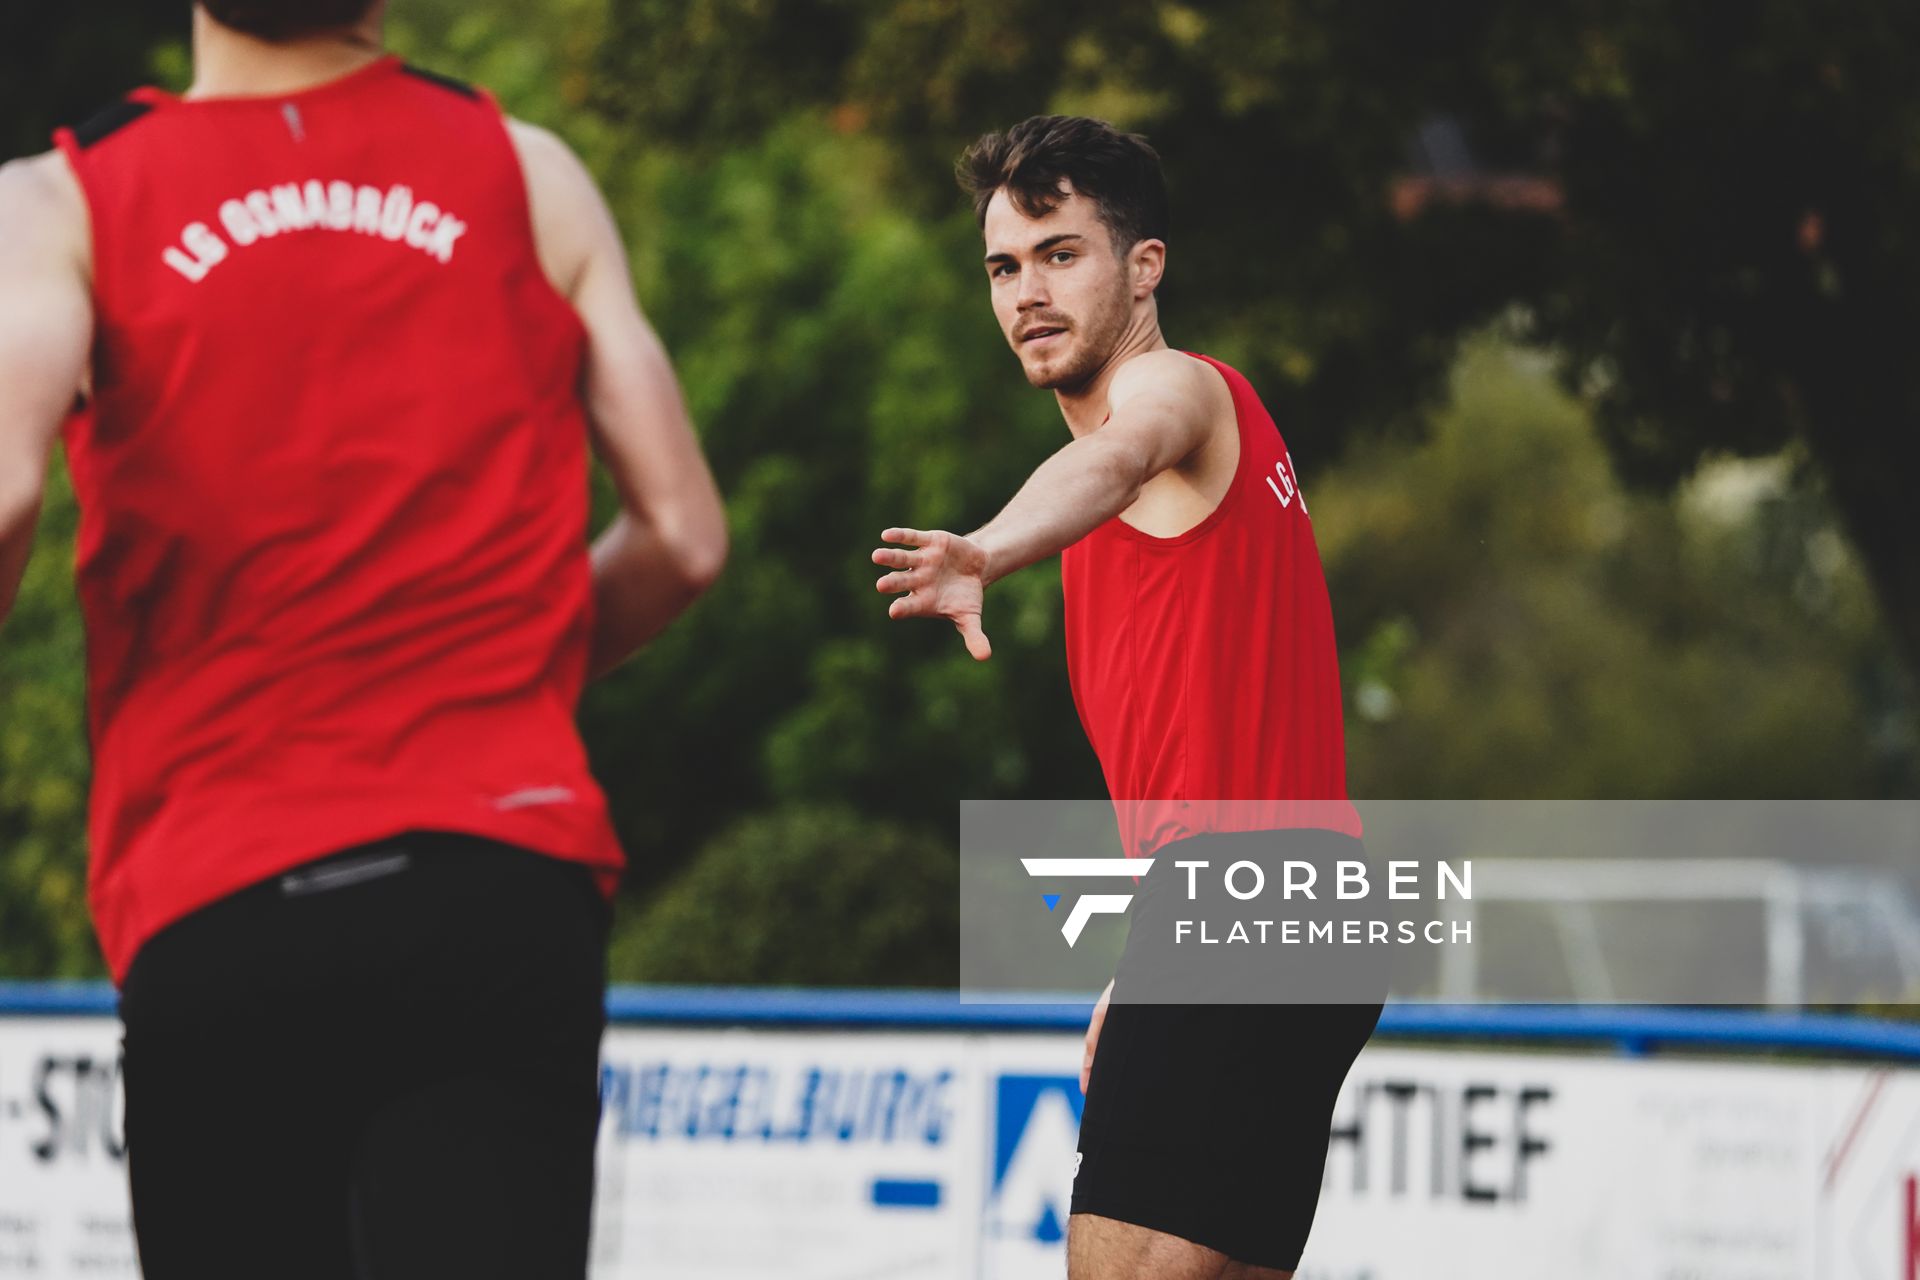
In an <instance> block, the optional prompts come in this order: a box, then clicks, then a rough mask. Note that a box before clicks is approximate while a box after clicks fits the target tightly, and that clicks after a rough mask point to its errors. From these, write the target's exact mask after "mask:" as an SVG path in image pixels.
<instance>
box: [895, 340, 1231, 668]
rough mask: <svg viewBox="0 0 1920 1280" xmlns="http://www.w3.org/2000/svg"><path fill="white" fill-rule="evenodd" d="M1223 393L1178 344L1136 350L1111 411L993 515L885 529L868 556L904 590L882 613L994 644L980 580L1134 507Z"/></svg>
mask: <svg viewBox="0 0 1920 1280" xmlns="http://www.w3.org/2000/svg"><path fill="white" fill-rule="evenodd" d="M1224 394H1225V388H1224V387H1223V386H1222V385H1221V384H1220V380H1219V377H1218V375H1216V374H1215V373H1214V372H1213V370H1212V369H1210V368H1209V367H1207V366H1206V365H1204V364H1202V363H1201V362H1200V361H1198V360H1195V359H1193V358H1192V357H1190V356H1187V355H1184V354H1182V353H1180V352H1178V351H1157V352H1151V353H1148V354H1146V355H1142V356H1136V357H1135V358H1134V359H1132V360H1130V361H1128V362H1127V364H1125V365H1124V366H1122V367H1121V369H1120V371H1119V372H1118V373H1117V374H1115V375H1114V379H1113V384H1112V386H1111V387H1110V388H1109V389H1108V394H1107V404H1108V408H1109V410H1110V416H1109V417H1108V419H1107V421H1106V423H1105V424H1104V425H1102V426H1101V427H1100V428H1099V429H1098V430H1095V431H1092V432H1089V433H1088V434H1086V435H1084V436H1081V437H1080V438H1079V439H1077V440H1075V441H1073V443H1071V444H1069V445H1067V446H1066V447H1065V448H1063V449H1061V450H1060V451H1059V452H1057V453H1055V454H1054V455H1053V456H1052V457H1050V458H1048V459H1047V460H1046V461H1045V462H1043V463H1041V464H1040V466H1039V467H1038V468H1037V469H1036V470H1035V471H1034V473H1033V474H1032V475H1031V476H1029V477H1028V478H1027V482H1026V483H1025V484H1023V485H1022V486H1020V490H1019V492H1018V493H1016V494H1014V496H1013V499H1012V500H1011V501H1010V502H1008V503H1007V505H1006V506H1005V507H1004V508H1002V510H1001V512H1000V514H999V515H997V516H995V517H994V518H993V519H992V520H990V521H988V522H987V523H986V524H985V525H982V526H981V527H980V528H979V529H978V530H977V531H975V532H974V533H972V534H970V535H968V536H966V537H964V538H962V537H960V536H958V535H956V534H952V533H947V532H945V531H943V530H938V529H935V530H919V529H888V530H886V531H885V532H884V533H882V534H881V535H880V536H881V541H883V542H890V543H904V544H906V546H907V547H908V548H911V549H902V548H900V547H897V546H895V547H881V548H880V549H878V550H876V551H875V552H874V553H873V562H874V563H875V564H877V565H883V566H886V567H888V568H891V569H893V570H894V572H892V573H889V574H886V575H885V576H883V577H882V578H881V579H880V580H879V581H878V582H877V583H875V584H874V585H875V588H876V589H877V590H879V591H882V592H892V593H896V594H897V593H900V592H907V593H908V594H906V595H902V596H901V597H900V598H899V599H898V600H895V601H894V602H893V603H892V604H891V605H890V606H889V607H888V610H887V613H888V616H889V617H894V618H916V617H943V618H948V619H950V620H951V621H952V622H953V624H954V626H955V627H957V628H958V629H959V631H960V634H961V636H962V638H963V639H965V641H966V644H967V651H968V652H969V653H971V654H973V656H974V657H975V658H982V659H984V658H986V657H987V656H989V655H990V654H991V652H992V647H991V646H990V645H989V644H988V643H987V638H986V635H985V633H984V632H983V631H982V630H981V627H980V607H981V600H982V597H983V594H984V592H985V590H986V588H987V587H988V586H989V585H991V584H992V583H994V582H997V581H998V580H999V579H1001V578H1004V577H1006V576H1007V575H1008V574H1010V573H1012V572H1014V571H1015V570H1018V569H1023V568H1025V567H1026V566H1027V565H1030V564H1033V563H1034V562H1036V561H1039V560H1044V559H1045V558H1047V557H1048V556H1050V555H1053V554H1055V553H1057V552H1059V551H1061V550H1064V549H1065V548H1067V547H1070V546H1072V545H1073V544H1074V543H1076V542H1078V541H1079V540H1080V539H1081V538H1083V537H1085V536H1086V535H1087V534H1089V533H1091V532H1092V531H1093V530H1094V529H1096V528H1098V527H1099V526H1100V525H1102V524H1104V523H1106V522H1107V521H1108V520H1110V519H1112V518H1113V517H1114V516H1117V515H1119V514H1120V513H1121V512H1122V511H1125V510H1126V509H1127V508H1128V507H1130V506H1132V505H1133V504H1134V502H1135V501H1137V500H1138V499H1139V497H1140V491H1141V489H1142V488H1143V487H1144V486H1145V485H1146V483H1147V482H1148V481H1149V480H1151V479H1153V477H1155V476H1157V475H1159V474H1160V473H1161V472H1163V471H1166V470H1167V469H1169V468H1171V467H1175V466H1178V465H1180V464H1181V463H1182V462H1184V461H1186V460H1187V459H1188V458H1191V457H1192V456H1193V455H1194V454H1195V453H1196V452H1197V451H1198V450H1199V449H1200V448H1201V447H1202V446H1203V445H1205V444H1206V443H1207V440H1208V435H1209V432H1210V430H1211V429H1212V426H1213V424H1214V422H1215V421H1216V420H1217V418H1218V416H1219V415H1218V407H1219V404H1218V397H1219V396H1221V395H1224Z"/></svg>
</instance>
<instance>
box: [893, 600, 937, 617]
mask: <svg viewBox="0 0 1920 1280" xmlns="http://www.w3.org/2000/svg"><path fill="white" fill-rule="evenodd" d="M932 612H933V605H932V604H931V603H929V602H928V599H927V597H926V596H915V595H905V596H901V597H900V598H899V599H897V600H895V601H894V602H893V603H892V604H890V605H888V606H887V616H888V617H889V618H924V617H926V616H927V615H928V614H930V613H932Z"/></svg>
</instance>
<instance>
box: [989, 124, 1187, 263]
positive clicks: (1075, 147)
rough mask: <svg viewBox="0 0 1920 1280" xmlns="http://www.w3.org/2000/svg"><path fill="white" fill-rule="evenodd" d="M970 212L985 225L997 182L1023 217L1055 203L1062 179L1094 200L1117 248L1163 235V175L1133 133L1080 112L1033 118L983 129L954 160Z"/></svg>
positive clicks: (1044, 212) (1048, 209) (1142, 140)
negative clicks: (970, 204) (1006, 126)
mask: <svg viewBox="0 0 1920 1280" xmlns="http://www.w3.org/2000/svg"><path fill="white" fill-rule="evenodd" d="M954 175H955V176H956V177H957V178H958V179H959V180H960V189H961V190H962V191H965V192H966V193H967V194H968V195H970V196H972V197H973V213H974V217H975V218H977V219H978V220H979V221H980V223H981V225H983V226H984V225H985V224H986V220H987V204H988V202H989V201H991V200H992V199H993V193H994V192H996V191H999V190H1000V189H1001V188H1003V187H1004V188H1005V189H1006V192H1007V198H1008V199H1010V200H1012V201H1013V205H1014V207H1015V208H1016V209H1018V210H1020V212H1021V213H1024V214H1026V215H1027V216H1028V217H1029V218H1039V217H1044V216H1045V215H1047V214H1049V213H1051V212H1053V210H1055V209H1057V208H1059V207H1060V202H1061V200H1062V199H1064V198H1065V197H1064V195H1063V194H1062V192H1061V190H1060V183H1061V180H1062V179H1065V180H1066V181H1068V182H1071V183H1072V184H1073V189H1074V190H1075V191H1076V192H1078V193H1080V194H1081V195H1084V196H1086V197H1087V198H1088V199H1090V200H1092V201H1093V202H1094V205H1095V206H1096V207H1097V208H1098V209H1099V211H1100V220H1101V221H1102V222H1104V223H1106V224H1107V230H1108V231H1110V232H1112V233H1113V240H1114V247H1115V248H1116V249H1119V250H1120V251H1121V252H1125V251H1126V250H1128V249H1130V248H1132V247H1133V246H1134V245H1136V244H1138V243H1140V242H1141V241H1142V240H1165V239H1166V238H1167V180H1166V178H1165V177H1164V176H1162V174H1161V172H1160V155H1159V153H1158V152H1156V151H1155V150H1154V149H1153V148H1152V147H1151V146H1149V145H1148V144H1147V140H1146V139H1145V138H1143V137H1141V136H1140V135H1139V134H1137V133H1122V132H1120V130H1118V129H1116V128H1114V127H1113V126H1112V125H1110V124H1108V123H1107V122H1106V121H1104V120H1091V119H1088V118H1087V117H1086V116H1034V117H1033V118H1032V119H1029V120H1022V121H1021V122H1020V123H1019V124H1017V125H1015V126H1013V128H1011V129H1009V130H1007V131H1006V132H1005V133H989V134H985V135H983V136H982V137H981V138H980V140H979V141H978V142H976V143H974V144H973V145H972V146H971V147H968V148H967V150H966V153H965V154H964V155H962V156H961V157H960V161H959V163H958V164H956V165H955V166H954Z"/></svg>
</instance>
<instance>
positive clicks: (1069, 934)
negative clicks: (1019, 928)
mask: <svg viewBox="0 0 1920 1280" xmlns="http://www.w3.org/2000/svg"><path fill="white" fill-rule="evenodd" d="M1020 865H1022V866H1024V867H1025V868H1026V869H1027V874H1028V875H1030V876H1040V877H1054V876H1074V877H1080V876H1098V877H1102V878H1114V877H1119V876H1144V875H1146V874H1147V872H1149V871H1151V870H1153V859H1152V858H1022V859H1020ZM1132 902H1133V895H1132V894H1130V893H1089V894H1083V895H1082V896H1081V897H1080V898H1078V899H1077V900H1075V902H1074V904H1073V910H1071V911H1069V912H1067V918H1066V922H1065V923H1063V924H1062V925H1061V926H1060V933H1061V936H1063V937H1064V938H1066V940H1067V945H1068V946H1072V945H1073V944H1074V943H1076V942H1078V941H1080V933H1081V931H1082V930H1083V929H1085V928H1086V927H1087V921H1089V920H1091V919H1093V917H1095V916H1100V915H1116V916H1117V915H1121V914H1123V913H1124V912H1125V911H1126V909H1127V907H1128V906H1129V905H1130V904H1131V903H1132ZM1048 909H1049V910H1051V909H1052V908H1051V905H1050V906H1049V908H1048Z"/></svg>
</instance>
